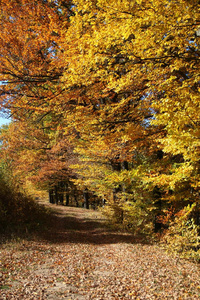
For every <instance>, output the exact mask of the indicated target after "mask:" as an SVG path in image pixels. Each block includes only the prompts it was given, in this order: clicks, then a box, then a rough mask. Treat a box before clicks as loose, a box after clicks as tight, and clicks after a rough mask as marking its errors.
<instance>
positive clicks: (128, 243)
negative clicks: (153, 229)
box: [0, 204, 200, 300]
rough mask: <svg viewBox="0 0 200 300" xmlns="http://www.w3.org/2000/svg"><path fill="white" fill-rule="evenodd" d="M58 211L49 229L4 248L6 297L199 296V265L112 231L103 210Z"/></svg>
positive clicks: (1, 269) (1, 279)
mask: <svg viewBox="0 0 200 300" xmlns="http://www.w3.org/2000/svg"><path fill="white" fill-rule="evenodd" d="M46 205H48V206H50V207H51V205H50V204H46ZM52 207H53V206H52ZM53 209H54V215H53V218H52V227H51V228H50V230H49V231H48V232H44V234H43V235H42V233H41V235H40V237H38V236H36V237H34V238H32V239H30V240H28V239H26V240H20V241H11V242H7V243H5V244H3V245H2V246H1V249H0V299H1V300H12V299H13V300H17V299H20V300H21V299H26V300H37V299H38V300H39V299H40V300H45V299H47V300H50V299H52V300H57V299H68V300H70V299H77V300H82V299H83V300H84V299H85V300H89V299H95V300H104V299H106V300H107V299H108V300H109V299H136V300H146V299H150V300H153V299H177V300H181V299H200V269H199V265H198V264H195V263H192V262H189V261H186V260H183V259H180V258H178V257H172V256H170V255H168V254H166V253H165V252H164V251H163V250H162V249H161V248H159V246H157V245H150V244H148V243H144V242H141V241H139V240H137V239H136V238H135V237H134V236H133V235H131V234H128V233H122V232H113V231H111V230H109V229H108V228H107V227H105V225H104V221H105V220H104V219H103V218H102V216H101V214H100V212H97V211H88V210H85V209H82V208H70V207H64V206H59V207H56V208H55V207H54V208H53Z"/></svg>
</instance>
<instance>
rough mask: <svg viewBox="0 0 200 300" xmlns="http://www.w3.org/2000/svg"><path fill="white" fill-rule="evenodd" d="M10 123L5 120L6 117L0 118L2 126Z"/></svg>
mask: <svg viewBox="0 0 200 300" xmlns="http://www.w3.org/2000/svg"><path fill="white" fill-rule="evenodd" d="M9 122H10V120H9V119H7V118H4V117H0V126H2V125H6V124H8V123H9Z"/></svg>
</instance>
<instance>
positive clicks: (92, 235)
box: [41, 206, 147, 245]
mask: <svg viewBox="0 0 200 300" xmlns="http://www.w3.org/2000/svg"><path fill="white" fill-rule="evenodd" d="M41 236H42V238H43V239H45V240H47V241H48V242H51V243H56V244H57V243H84V244H96V245H100V244H114V243H147V242H144V240H143V239H142V238H141V237H135V236H134V235H133V234H130V233H124V232H119V231H114V230H111V229H109V228H108V227H107V226H106V222H105V219H103V218H102V217H100V213H98V212H94V211H88V210H85V209H82V208H71V207H64V206H62V207H61V206H58V207H57V206H54V207H53V213H52V215H51V222H50V224H49V226H48V229H47V230H45V231H44V232H42V234H41Z"/></svg>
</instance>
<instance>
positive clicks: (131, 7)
mask: <svg viewBox="0 0 200 300" xmlns="http://www.w3.org/2000/svg"><path fill="white" fill-rule="evenodd" d="M0 22H1V26H0V82H1V85H0V103H1V108H2V111H4V112H5V113H7V114H8V115H10V116H11V117H12V122H11V123H10V125H8V126H3V127H2V128H1V152H0V156H1V197H0V220H1V221H0V222H1V228H4V229H5V227H8V226H9V225H12V224H13V222H18V223H19V224H22V223H23V222H26V223H30V222H33V221H34V220H31V219H30V215H31V209H32V205H33V206H34V204H30V203H32V202H31V200H27V197H29V196H25V194H26V195H36V196H41V195H42V193H44V192H46V193H48V194H49V201H50V202H51V203H61V204H64V205H73V206H83V207H85V208H93V209H94V208H95V209H97V208H99V207H101V209H103V211H104V213H105V214H106V216H107V217H108V218H109V219H110V220H111V221H112V223H113V224H115V226H118V227H119V228H121V229H125V230H130V231H132V232H133V233H135V234H142V235H146V236H148V238H152V240H155V238H158V239H160V241H161V242H162V243H164V244H165V245H166V247H168V248H169V249H171V250H173V251H176V252H178V253H179V254H180V255H183V256H184V257H187V258H193V259H195V260H199V258H200V241H199V238H200V237H199V234H200V227H199V226H200V206H199V205H200V161H199V158H200V73H199V68H200V3H199V1H197V0H194V1H192V0H191V1H189V0H180V1H175V0H172V1H168V0H164V1H163V0H162V1H160V0H155V1H150V0H145V1H141V0H137V1H131V0H121V1H118V0H109V1H107V0H88V1H83V0H75V1H65V0H64V1H61V0H57V1H53V0H52V1H47V0H37V1H31V2H30V1H28V0H18V1H16V0H15V1H14V0H11V1H1V4H0ZM27 201H28V202H27ZM25 203H26V204H25ZM27 203H29V204H27ZM24 206H26V208H25V209H24ZM34 207H35V206H34ZM34 209H35V208H34ZM24 212H25V213H24ZM32 216H34V214H32ZM38 218H39V216H38ZM35 221H36V223H37V217H36V219H35ZM15 225H16V224H15Z"/></svg>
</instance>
